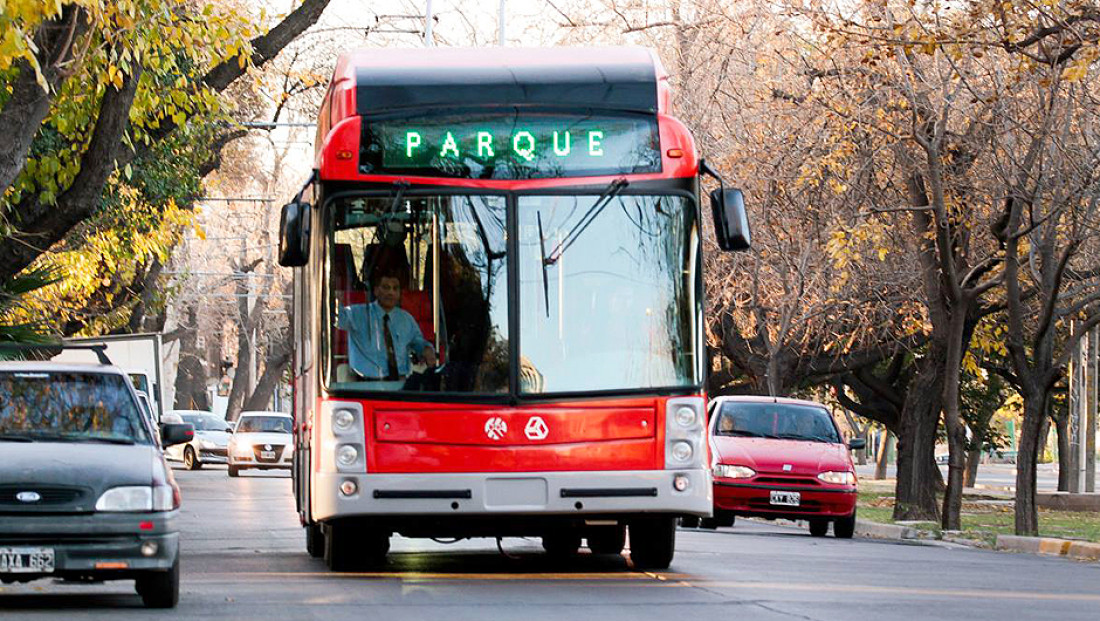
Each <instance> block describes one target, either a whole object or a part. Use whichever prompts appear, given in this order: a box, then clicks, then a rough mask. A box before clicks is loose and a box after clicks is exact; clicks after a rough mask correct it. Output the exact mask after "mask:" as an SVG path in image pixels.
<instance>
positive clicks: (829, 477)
mask: <svg viewBox="0 0 1100 621" xmlns="http://www.w3.org/2000/svg"><path fill="white" fill-rule="evenodd" d="M817 478H818V479H821V480H822V481H824V482H826V483H832V484H834V485H855V484H856V473H854V472H832V471H830V472H822V473H821V474H819V475H817Z"/></svg>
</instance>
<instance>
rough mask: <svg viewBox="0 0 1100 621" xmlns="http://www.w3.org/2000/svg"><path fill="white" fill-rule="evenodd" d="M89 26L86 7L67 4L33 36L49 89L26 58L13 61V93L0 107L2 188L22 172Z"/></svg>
mask: <svg viewBox="0 0 1100 621" xmlns="http://www.w3.org/2000/svg"><path fill="white" fill-rule="evenodd" d="M87 29H88V22H87V20H85V19H84V9H82V8H81V7H79V6H77V5H75V4H69V5H66V6H65V8H64V9H62V11H61V16H60V19H58V20H48V21H46V22H44V23H43V24H42V25H41V26H39V27H38V29H37V31H36V32H35V36H34V43H35V46H36V47H37V48H38V50H37V52H36V56H37V58H38V62H39V67H40V68H41V70H42V78H43V79H44V80H45V82H46V85H47V87H48V90H43V88H42V85H40V84H39V83H38V76H37V75H35V72H34V68H33V67H31V65H30V63H29V62H27V61H26V60H25V59H20V60H19V61H17V62H16V63H15V64H14V67H15V69H16V71H17V74H16V75H15V77H13V78H12V79H11V81H10V82H9V87H10V88H11V93H10V94H9V96H8V98H7V101H6V102H5V103H4V106H3V108H2V109H0V136H3V137H4V148H2V149H0V191H2V190H3V189H5V188H7V187H8V186H10V185H11V184H12V182H14V181H15V179H16V177H18V176H19V173H21V172H22V171H23V167H24V165H26V163H27V154H28V153H30V149H31V143H32V142H34V137H35V135H36V134H38V129H39V127H41V126H42V121H44V120H45V119H46V115H47V114H49V112H50V103H51V102H52V100H53V96H54V94H55V93H56V92H57V90H58V88H59V87H60V86H61V84H62V82H64V79H65V73H64V72H63V71H62V68H63V67H64V66H65V65H67V64H68V63H69V61H70V60H71V59H72V52H73V49H74V43H77V42H78V39H80V38H81V37H82V36H83V35H84V32H85V31H86V30H87Z"/></svg>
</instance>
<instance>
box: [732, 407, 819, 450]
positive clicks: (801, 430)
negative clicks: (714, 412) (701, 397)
mask: <svg viewBox="0 0 1100 621" xmlns="http://www.w3.org/2000/svg"><path fill="white" fill-rule="evenodd" d="M714 432H715V434H716V435H719V436H745V437H757V438H778V439H784V440H804V441H808V442H832V443H839V442H840V436H839V434H837V431H836V425H834V424H833V419H832V417H831V416H830V415H829V412H828V411H826V410H825V409H823V408H819V407H814V406H808V405H795V404H788V403H738V402H733V401H730V402H726V403H724V404H722V408H721V410H720V411H719V414H718V422H717V424H716V425H715V428H714Z"/></svg>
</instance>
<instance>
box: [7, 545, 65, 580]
mask: <svg viewBox="0 0 1100 621" xmlns="http://www.w3.org/2000/svg"><path fill="white" fill-rule="evenodd" d="M52 573H53V548H0V574H52Z"/></svg>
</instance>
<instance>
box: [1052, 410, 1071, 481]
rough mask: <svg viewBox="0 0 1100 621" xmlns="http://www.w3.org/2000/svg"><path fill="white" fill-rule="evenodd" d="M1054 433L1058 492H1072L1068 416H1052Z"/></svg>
mask: <svg viewBox="0 0 1100 621" xmlns="http://www.w3.org/2000/svg"><path fill="white" fill-rule="evenodd" d="M1051 418H1053V419H1054V428H1055V433H1056V434H1057V436H1058V491H1060V492H1069V491H1073V490H1071V489H1070V488H1071V487H1072V481H1071V478H1072V477H1073V461H1074V459H1073V448H1072V447H1071V446H1070V437H1069V436H1070V432H1069V416H1068V415H1064V416H1053V417H1051Z"/></svg>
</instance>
